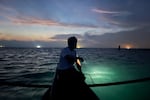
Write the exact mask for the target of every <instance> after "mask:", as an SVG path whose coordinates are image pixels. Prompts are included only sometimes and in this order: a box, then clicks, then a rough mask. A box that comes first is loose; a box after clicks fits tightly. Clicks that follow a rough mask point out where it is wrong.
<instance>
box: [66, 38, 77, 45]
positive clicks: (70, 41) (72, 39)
mask: <svg viewBox="0 0 150 100" xmlns="http://www.w3.org/2000/svg"><path fill="white" fill-rule="evenodd" d="M73 42H77V38H76V37H75V36H72V37H69V38H68V45H70V44H72V43H73Z"/></svg>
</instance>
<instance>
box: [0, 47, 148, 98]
mask: <svg viewBox="0 0 150 100" xmlns="http://www.w3.org/2000/svg"><path fill="white" fill-rule="evenodd" d="M60 50H61V49H60V48H47V49H46V48H45V49H42V48H41V49H23V48H21V49H20V48H0V82H12V83H13V82H18V83H23V84H42V85H50V84H51V83H52V79H53V75H54V73H55V68H56V66H57V63H58V60H59V54H60ZM77 51H78V52H79V56H82V57H83V58H84V60H85V62H83V63H82V66H83V67H82V70H83V72H84V74H85V76H86V83H87V84H98V83H109V82H117V81H126V80H132V79H140V78H145V77H150V50H148V49H147V50H146V49H140V50H137V49H132V50H127V49H123V50H120V51H118V50H117V49H95V48H91V49H90V48H89V49H87V48H86V49H78V50H77ZM46 90H47V88H35V87H33V88H32V87H30V88H27V87H16V86H4V85H1V86H0V100H16V99H21V100H27V99H30V100H40V99H41V96H42V95H43V94H44V92H45V91H46ZM92 90H93V91H94V92H95V93H96V94H97V96H99V97H100V98H101V100H144V99H145V100H148V99H150V96H149V93H150V81H147V82H140V83H132V84H123V85H115V86H105V87H93V88H92Z"/></svg>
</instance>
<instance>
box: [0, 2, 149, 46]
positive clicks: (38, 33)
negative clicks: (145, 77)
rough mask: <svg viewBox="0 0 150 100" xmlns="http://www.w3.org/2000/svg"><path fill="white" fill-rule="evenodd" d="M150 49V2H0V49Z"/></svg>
mask: <svg viewBox="0 0 150 100" xmlns="http://www.w3.org/2000/svg"><path fill="white" fill-rule="evenodd" d="M69 36H76V37H77V38H78V40H79V47H88V48H90V47H94V48H114V47H118V45H121V47H131V48H150V0H0V46H6V47H35V46H37V45H40V46H41V47H63V46H65V45H66V39H67V38H68V37H69Z"/></svg>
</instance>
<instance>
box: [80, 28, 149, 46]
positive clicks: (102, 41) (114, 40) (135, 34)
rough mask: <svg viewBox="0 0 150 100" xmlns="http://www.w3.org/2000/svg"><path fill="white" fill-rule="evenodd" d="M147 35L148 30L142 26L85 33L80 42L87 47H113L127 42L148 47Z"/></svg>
mask: <svg viewBox="0 0 150 100" xmlns="http://www.w3.org/2000/svg"><path fill="white" fill-rule="evenodd" d="M149 37H150V31H148V30H147V29H144V28H142V29H138V30H132V31H122V32H118V33H105V34H103V35H93V34H91V33H85V35H84V39H83V41H82V42H83V45H85V46H87V47H99V48H103V47H104V48H105V47H106V48H115V47H117V46H118V45H127V44H129V45H132V46H133V47H134V48H150V42H149Z"/></svg>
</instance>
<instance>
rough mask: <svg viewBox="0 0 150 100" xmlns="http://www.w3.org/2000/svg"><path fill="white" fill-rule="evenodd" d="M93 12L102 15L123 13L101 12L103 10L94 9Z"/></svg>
mask: <svg viewBox="0 0 150 100" xmlns="http://www.w3.org/2000/svg"><path fill="white" fill-rule="evenodd" d="M92 11H93V12H96V13H100V14H120V13H121V12H115V11H108V10H101V9H92Z"/></svg>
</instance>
